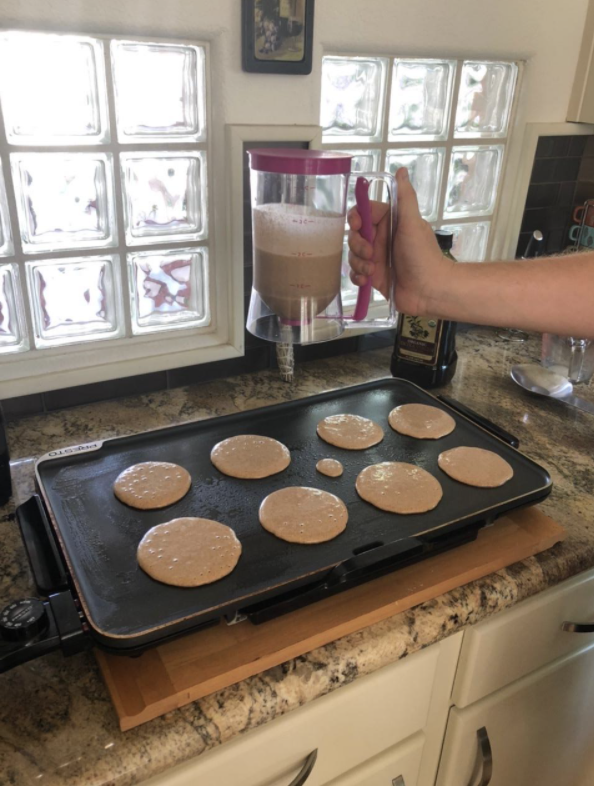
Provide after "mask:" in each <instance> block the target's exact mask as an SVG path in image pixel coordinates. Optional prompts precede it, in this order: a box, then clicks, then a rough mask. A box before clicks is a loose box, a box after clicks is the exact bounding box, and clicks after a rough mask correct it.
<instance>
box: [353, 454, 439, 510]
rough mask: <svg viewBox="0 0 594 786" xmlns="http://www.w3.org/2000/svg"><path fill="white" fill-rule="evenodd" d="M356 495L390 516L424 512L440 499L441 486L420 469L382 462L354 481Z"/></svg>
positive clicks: (367, 469)
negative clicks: (385, 511) (392, 514)
mask: <svg viewBox="0 0 594 786" xmlns="http://www.w3.org/2000/svg"><path fill="white" fill-rule="evenodd" d="M355 487H356V489H357V493H358V494H359V496H360V497H361V498H362V499H364V500H365V501H366V502H371V504H372V505H375V507H376V508H379V509H380V510H387V511H388V512H389V513H402V514H407V513H426V512H427V511H428V510H433V508H434V507H436V505H437V504H438V502H439V500H440V499H441V498H442V496H443V490H442V488H441V483H440V482H439V481H438V480H437V478H434V477H433V475H430V474H429V473H428V472H427V471H426V470H424V469H422V467H416V466H415V465H414V464H405V463H404V462H402V461H382V463H381V464H372V465H371V466H370V467H365V469H364V470H362V471H361V472H360V473H359V474H358V476H357V480H356V481H355Z"/></svg>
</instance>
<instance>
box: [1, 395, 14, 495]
mask: <svg viewBox="0 0 594 786" xmlns="http://www.w3.org/2000/svg"><path fill="white" fill-rule="evenodd" d="M11 496H12V483H11V481H10V456H9V455H8V442H7V440H6V423H5V421H4V413H3V412H2V407H1V406H0V505H6V503H7V502H8V500H9V499H10V498H11Z"/></svg>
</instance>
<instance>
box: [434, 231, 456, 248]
mask: <svg viewBox="0 0 594 786" xmlns="http://www.w3.org/2000/svg"><path fill="white" fill-rule="evenodd" d="M435 237H436V238H437V242H438V243H439V247H440V248H441V250H442V251H450V250H451V248H452V246H453V245H454V233H453V232H448V230H447V229H436V230H435Z"/></svg>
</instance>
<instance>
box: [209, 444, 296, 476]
mask: <svg viewBox="0 0 594 786" xmlns="http://www.w3.org/2000/svg"><path fill="white" fill-rule="evenodd" d="M210 460H211V461H212V463H213V464H214V465H215V467H216V468H217V469H218V470H219V472H222V473H223V474H224V475H229V476H230V477H232V478H244V479H250V480H257V479H259V478H267V477H269V476H270V475H276V473H277V472H282V471H283V470H284V469H286V468H287V467H288V466H289V464H290V463H291V454H290V453H289V449H288V448H286V447H285V446H284V445H283V444H282V442H279V441H278V440H276V439H272V438H271V437H260V436H258V435H256V434H240V435H238V436H236V437H229V438H228V439H224V440H223V441H222V442H219V443H218V444H217V445H215V446H214V448H213V449H212V451H211V453H210Z"/></svg>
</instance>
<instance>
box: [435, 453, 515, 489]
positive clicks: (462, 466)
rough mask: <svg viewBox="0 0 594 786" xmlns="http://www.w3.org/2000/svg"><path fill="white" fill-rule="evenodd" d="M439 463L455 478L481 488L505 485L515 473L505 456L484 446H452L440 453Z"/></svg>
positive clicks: (447, 473)
mask: <svg viewBox="0 0 594 786" xmlns="http://www.w3.org/2000/svg"><path fill="white" fill-rule="evenodd" d="M437 463H438V464H439V467H440V468H441V469H443V471H444V472H445V473H446V475H449V476H450V477H451V478H454V480H458V481H460V483H466V485H468V486H478V487H479V488H495V487H496V486H503V484H504V483H507V481H508V480H510V479H511V478H512V477H513V474H514V471H513V469H512V467H511V465H510V464H508V463H507V461H506V460H505V459H504V458H501V456H499V455H498V454H497V453H493V451H492V450H484V449H483V448H465V447H460V448H452V449H451V450H446V451H444V452H443V453H440V455H439V458H438V459H437Z"/></svg>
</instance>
